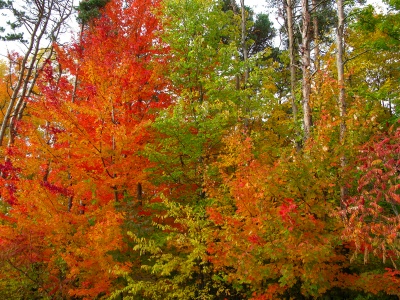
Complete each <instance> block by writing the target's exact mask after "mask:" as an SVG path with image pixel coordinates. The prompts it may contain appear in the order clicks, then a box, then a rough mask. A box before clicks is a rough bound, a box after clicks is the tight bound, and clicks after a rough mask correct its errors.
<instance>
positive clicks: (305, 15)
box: [300, 0, 312, 141]
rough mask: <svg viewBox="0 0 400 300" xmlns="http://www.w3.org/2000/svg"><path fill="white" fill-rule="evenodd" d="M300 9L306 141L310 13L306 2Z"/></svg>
mask: <svg viewBox="0 0 400 300" xmlns="http://www.w3.org/2000/svg"><path fill="white" fill-rule="evenodd" d="M301 9H302V21H303V27H302V32H301V37H302V45H301V49H300V51H301V61H302V72H303V79H302V95H303V99H302V103H303V119H304V120H303V122H304V136H303V139H304V141H306V140H307V139H308V138H309V137H310V132H311V127H312V118H311V108H310V94H311V76H310V62H311V55H310V52H311V51H310V42H311V38H310V21H311V17H310V11H309V4H308V0H302V1H301Z"/></svg>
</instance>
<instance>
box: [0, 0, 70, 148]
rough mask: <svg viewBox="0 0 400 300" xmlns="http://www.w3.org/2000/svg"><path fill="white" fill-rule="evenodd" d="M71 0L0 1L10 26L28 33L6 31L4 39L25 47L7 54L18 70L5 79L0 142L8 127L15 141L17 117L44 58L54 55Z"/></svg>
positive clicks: (9, 139) (28, 97)
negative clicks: (26, 35) (7, 93)
mask: <svg viewBox="0 0 400 300" xmlns="http://www.w3.org/2000/svg"><path fill="white" fill-rule="evenodd" d="M72 2H73V1H67V2H59V1H54V0H47V1H42V2H38V1H31V0H28V1H24V2H22V3H21V7H19V6H18V4H17V3H16V2H12V1H1V2H0V8H1V9H7V10H9V11H11V13H12V15H13V17H14V18H15V20H14V21H13V22H10V25H11V29H13V30H16V29H17V28H21V27H22V28H23V29H24V30H26V31H27V32H28V33H29V38H28V40H24V39H23V33H16V34H11V35H10V34H9V35H7V36H6V38H7V39H15V38H17V39H18V40H20V41H21V42H22V43H23V44H24V45H25V46H26V51H25V52H24V53H23V54H22V56H19V55H12V56H10V58H9V59H10V61H11V63H12V68H11V69H12V71H15V72H16V73H17V74H16V76H15V78H13V77H10V79H12V81H10V82H8V85H9V87H10V89H11V90H12V91H13V92H12V94H11V95H10V100H9V103H8V105H7V110H6V112H5V113H4V118H3V120H2V124H1V127H0V145H2V144H3V143H4V139H5V137H6V131H7V129H8V145H12V144H13V143H14V139H15V136H16V134H17V126H18V120H20V119H21V118H22V115H23V112H24V109H25V107H26V104H27V101H28V99H30V98H31V97H32V96H34V92H33V91H34V88H35V85H36V80H37V78H38V76H39V73H40V72H39V70H40V69H41V68H42V67H43V65H44V62H45V61H46V60H48V59H51V58H52V56H53V46H52V44H53V43H54V42H57V40H58V38H59V35H60V33H62V32H63V31H64V30H65V26H66V21H67V20H68V18H69V17H70V16H71V14H72V11H73V3H72Z"/></svg>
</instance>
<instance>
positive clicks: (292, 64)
mask: <svg viewBox="0 0 400 300" xmlns="http://www.w3.org/2000/svg"><path fill="white" fill-rule="evenodd" d="M285 10H286V17H287V34H288V39H289V62H290V102H291V104H292V113H293V123H294V128H295V132H296V141H295V143H296V148H297V149H298V150H299V149H300V143H299V141H298V140H297V137H298V132H297V114H298V108H297V103H296V96H295V89H296V65H295V63H296V59H295V54H294V32H293V2H292V0H287V2H286V5H285Z"/></svg>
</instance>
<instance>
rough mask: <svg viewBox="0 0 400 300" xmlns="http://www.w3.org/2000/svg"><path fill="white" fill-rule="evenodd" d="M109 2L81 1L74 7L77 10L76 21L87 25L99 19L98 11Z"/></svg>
mask: <svg viewBox="0 0 400 300" xmlns="http://www.w3.org/2000/svg"><path fill="white" fill-rule="evenodd" d="M108 2H110V0H82V1H81V2H79V5H78V6H77V7H76V9H77V10H78V21H79V22H80V23H82V24H88V23H89V22H90V21H92V20H93V19H96V18H98V17H100V10H101V9H102V8H103V7H104V6H106V5H107V3H108Z"/></svg>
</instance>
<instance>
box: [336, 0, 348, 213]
mask: <svg viewBox="0 0 400 300" xmlns="http://www.w3.org/2000/svg"><path fill="white" fill-rule="evenodd" d="M337 13H338V27H337V31H336V64H337V72H338V85H339V97H338V105H339V115H340V131H339V141H340V144H341V145H344V143H345V136H346V120H345V118H346V94H345V87H344V62H343V52H344V51H343V49H344V7H343V0H337ZM340 165H341V167H342V170H343V169H344V168H345V167H346V155H345V154H343V155H342V156H341V158H340ZM346 194H347V189H346V187H345V186H344V185H342V186H341V187H340V206H341V207H342V208H343V207H344V201H345V198H346Z"/></svg>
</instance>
